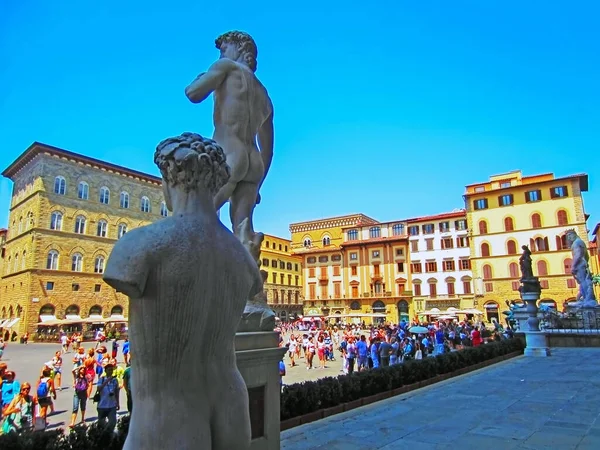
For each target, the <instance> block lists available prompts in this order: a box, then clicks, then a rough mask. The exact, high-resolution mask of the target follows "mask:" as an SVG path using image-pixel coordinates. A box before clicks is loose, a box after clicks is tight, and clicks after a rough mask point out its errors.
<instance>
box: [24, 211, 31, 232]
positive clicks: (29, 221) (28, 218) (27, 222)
mask: <svg viewBox="0 0 600 450" xmlns="http://www.w3.org/2000/svg"><path fill="white" fill-rule="evenodd" d="M26 220H27V221H26V222H25V229H26V230H29V229H30V228H31V227H32V226H33V213H32V212H28V213H27V219H26Z"/></svg>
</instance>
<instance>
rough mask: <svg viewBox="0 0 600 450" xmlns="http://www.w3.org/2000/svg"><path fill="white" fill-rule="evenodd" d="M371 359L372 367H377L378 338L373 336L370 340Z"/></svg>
mask: <svg viewBox="0 0 600 450" xmlns="http://www.w3.org/2000/svg"><path fill="white" fill-rule="evenodd" d="M371 361H373V369H377V368H378V367H379V339H378V338H373V340H372V341H371Z"/></svg>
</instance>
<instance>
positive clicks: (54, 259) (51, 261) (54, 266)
mask: <svg viewBox="0 0 600 450" xmlns="http://www.w3.org/2000/svg"><path fill="white" fill-rule="evenodd" d="M46 269H50V270H58V252H57V251H56V250H50V251H49V252H48V257H47V258H46Z"/></svg>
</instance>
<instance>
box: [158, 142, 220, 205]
mask: <svg viewBox="0 0 600 450" xmlns="http://www.w3.org/2000/svg"><path fill="white" fill-rule="evenodd" d="M154 162H155V163H156V165H157V166H158V168H159V170H160V173H161V175H162V177H163V180H164V182H163V186H164V185H166V186H164V187H165V188H177V189H181V190H183V191H185V192H189V191H192V190H197V189H200V190H204V191H207V193H208V194H210V195H211V197H214V195H215V194H216V193H217V192H218V190H219V189H221V187H223V186H224V185H225V184H226V183H227V181H228V180H229V175H230V172H229V166H228V165H227V163H226V160H225V153H224V152H223V149H222V148H221V147H220V146H219V145H218V144H217V143H216V142H215V141H213V140H212V139H207V138H204V137H202V136H200V135H199V134H196V133H183V134H182V135H181V136H176V137H172V138H168V139H165V140H164V141H162V142H161V143H160V144H158V146H157V147H156V152H154ZM165 194H166V193H165ZM165 197H167V195H165ZM166 200H167V207H169V209H171V210H172V208H171V205H170V204H169V203H170V199H168V198H167V199H166Z"/></svg>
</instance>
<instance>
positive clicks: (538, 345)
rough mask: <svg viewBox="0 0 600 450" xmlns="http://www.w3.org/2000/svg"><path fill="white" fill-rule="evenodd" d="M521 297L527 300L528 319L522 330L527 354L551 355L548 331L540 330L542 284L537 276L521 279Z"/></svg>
mask: <svg viewBox="0 0 600 450" xmlns="http://www.w3.org/2000/svg"><path fill="white" fill-rule="evenodd" d="M521 284H522V285H521V289H520V291H521V299H522V300H523V301H524V302H525V308H523V309H524V310H525V311H524V312H525V313H527V321H526V322H525V323H524V326H523V328H522V329H521V331H523V332H524V333H525V343H526V347H525V352H524V354H525V356H550V348H548V339H547V337H546V333H544V332H542V331H540V319H539V317H538V306H537V302H538V300H539V299H540V294H541V286H540V283H539V280H538V278H537V277H530V278H522V279H521Z"/></svg>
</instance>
